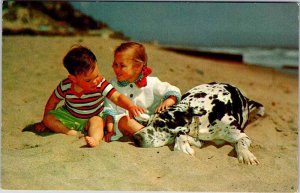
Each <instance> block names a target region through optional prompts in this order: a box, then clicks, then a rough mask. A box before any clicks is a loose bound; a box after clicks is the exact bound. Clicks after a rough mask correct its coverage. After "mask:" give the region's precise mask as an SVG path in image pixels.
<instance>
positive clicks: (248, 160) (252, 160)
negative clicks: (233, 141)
mask: <svg viewBox="0 0 300 193" xmlns="http://www.w3.org/2000/svg"><path fill="white" fill-rule="evenodd" d="M237 154H238V155H237V156H238V160H239V162H240V163H245V164H248V165H250V164H251V165H257V164H259V161H258V160H257V158H256V157H255V156H254V155H253V153H251V152H250V151H249V150H248V149H242V150H240V151H239V152H238V153H237Z"/></svg>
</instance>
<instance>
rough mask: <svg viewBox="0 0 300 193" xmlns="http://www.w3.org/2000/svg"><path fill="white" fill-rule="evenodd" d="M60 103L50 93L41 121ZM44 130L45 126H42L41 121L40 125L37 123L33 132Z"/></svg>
mask: <svg viewBox="0 0 300 193" xmlns="http://www.w3.org/2000/svg"><path fill="white" fill-rule="evenodd" d="M59 102H60V100H59V99H58V98H57V97H56V96H55V95H54V93H52V95H51V96H50V97H49V99H48V101H47V103H46V106H45V109H44V116H43V120H44V118H45V116H46V115H47V114H48V113H49V111H51V110H53V109H55V108H56V106H57V104H58V103H59ZM45 129H46V126H45V125H44V123H43V121H41V122H40V123H37V124H36V125H35V130H36V131H37V132H42V131H44V130H45Z"/></svg>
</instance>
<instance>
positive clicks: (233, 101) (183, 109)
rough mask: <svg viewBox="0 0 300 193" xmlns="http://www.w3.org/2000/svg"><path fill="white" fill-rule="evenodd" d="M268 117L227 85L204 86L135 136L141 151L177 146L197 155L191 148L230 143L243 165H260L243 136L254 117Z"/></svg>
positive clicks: (199, 87) (258, 107) (194, 89)
mask: <svg viewBox="0 0 300 193" xmlns="http://www.w3.org/2000/svg"><path fill="white" fill-rule="evenodd" d="M252 112H253V113H256V114H257V115H259V116H263V115H264V107H263V105H261V104H260V103H258V102H255V101H253V100H250V99H248V98H246V97H245V96H244V95H243V94H242V93H241V91H240V90H239V89H238V88H236V87H234V86H232V85H230V84H225V83H215V82H213V83H209V84H202V85H199V86H197V87H194V88H192V89H191V90H189V91H188V92H186V93H185V94H184V95H183V96H182V100H181V102H180V103H179V104H177V105H174V106H171V107H170V108H168V109H167V110H165V111H162V112H161V113H159V114H155V115H153V116H152V117H150V120H149V121H148V126H146V127H144V128H143V129H142V130H140V131H138V132H137V133H135V134H134V142H135V143H136V144H137V145H138V146H140V147H161V146H164V145H168V144H173V143H174V142H175V146H174V149H176V150H181V151H183V152H185V153H187V154H191V155H194V150H193V149H192V148H191V146H190V145H194V146H197V147H201V146H202V145H203V141H214V142H215V143H217V144H220V143H221V142H224V141H227V142H229V143H231V144H232V145H233V146H234V147H235V150H236V152H237V157H238V160H239V161H240V162H244V163H247V164H258V163H259V162H258V161H257V159H256V157H255V156H254V155H253V154H252V153H251V152H250V151H249V149H248V147H249V146H250V143H251V140H250V139H249V137H248V136H247V135H246V134H245V133H244V132H243V130H244V128H245V126H246V125H247V122H248V120H249V115H250V113H252Z"/></svg>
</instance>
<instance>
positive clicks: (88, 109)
mask: <svg viewBox="0 0 300 193" xmlns="http://www.w3.org/2000/svg"><path fill="white" fill-rule="evenodd" d="M115 91H116V89H115V88H114V87H113V86H112V85H111V84H110V83H109V82H108V81H107V80H105V79H104V78H103V79H102V80H101V82H100V84H98V86H97V89H96V90H94V91H85V92H83V93H82V95H81V96H78V93H77V95H76V92H75V91H74V86H72V81H71V80H70V79H69V78H66V79H64V80H62V81H61V82H60V83H59V85H58V86H57V88H56V89H55V90H54V94H55V96H56V97H57V98H58V99H59V100H65V108H66V110H67V111H68V112H69V113H71V114H72V115H73V116H74V117H77V118H81V119H89V118H91V117H93V116H96V115H99V114H100V113H101V112H102V110H103V109H104V98H105V97H108V98H110V97H111V95H112V94H113V93H114V92H115Z"/></svg>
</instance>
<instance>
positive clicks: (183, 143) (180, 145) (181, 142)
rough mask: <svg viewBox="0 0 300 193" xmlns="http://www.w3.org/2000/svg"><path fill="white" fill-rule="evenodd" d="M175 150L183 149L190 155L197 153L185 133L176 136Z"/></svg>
mask: <svg viewBox="0 0 300 193" xmlns="http://www.w3.org/2000/svg"><path fill="white" fill-rule="evenodd" d="M174 150H178V151H183V152H184V153H186V154H189V155H192V156H193V155H195V151H194V149H193V148H192V147H191V146H190V144H189V142H188V138H187V136H185V135H180V136H179V137H177V138H176V141H175V146H174Z"/></svg>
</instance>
